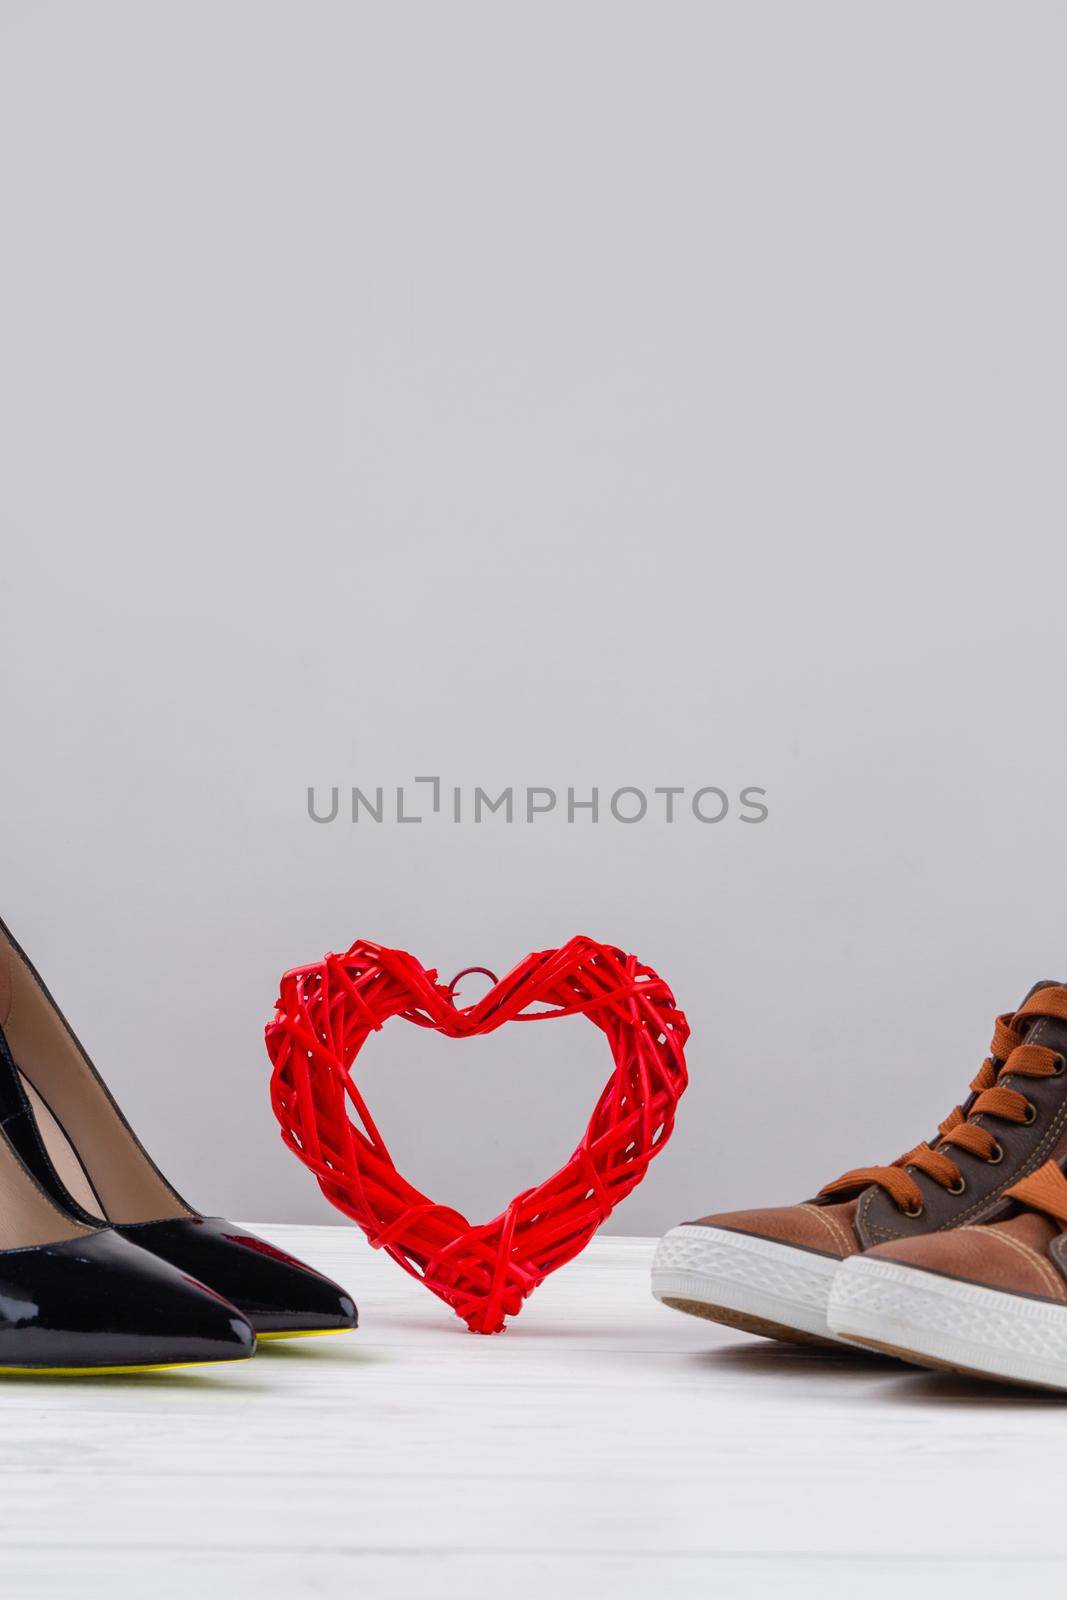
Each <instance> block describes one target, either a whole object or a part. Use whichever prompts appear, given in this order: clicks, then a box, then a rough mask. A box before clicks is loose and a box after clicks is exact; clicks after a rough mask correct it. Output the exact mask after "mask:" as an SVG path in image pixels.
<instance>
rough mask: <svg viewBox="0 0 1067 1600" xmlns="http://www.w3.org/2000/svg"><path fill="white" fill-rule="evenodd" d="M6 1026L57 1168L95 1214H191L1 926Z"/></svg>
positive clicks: (124, 1217) (120, 1217) (123, 1219)
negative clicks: (128, 1124)
mask: <svg viewBox="0 0 1067 1600" xmlns="http://www.w3.org/2000/svg"><path fill="white" fill-rule="evenodd" d="M0 1027H2V1028H3V1030H4V1034H5V1036H6V1038H7V1042H8V1044H9V1046H10V1048H11V1054H12V1056H13V1057H14V1059H15V1063H16V1065H17V1067H18V1068H19V1073H20V1076H21V1078H22V1082H23V1084H24V1086H25V1088H26V1091H27V1093H28V1094H29V1096H30V1102H31V1104H32V1106H33V1108H34V1111H35V1112H36V1113H37V1115H38V1126H39V1128H40V1131H41V1137H42V1140H43V1142H44V1145H45V1148H46V1149H47V1151H48V1154H49V1156H50V1157H51V1159H52V1162H53V1165H54V1166H55V1168H56V1170H57V1172H58V1173H59V1175H60V1177H61V1178H62V1180H63V1182H64V1183H65V1184H66V1186H67V1188H68V1189H69V1190H70V1192H71V1194H73V1195H74V1197H75V1199H76V1200H78V1201H79V1203H80V1204H81V1205H83V1206H84V1207H85V1209H86V1210H87V1211H88V1212H89V1213H90V1215H92V1216H99V1215H101V1214H103V1216H104V1217H106V1219H107V1220H108V1221H111V1222H119V1223H131V1222H153V1221H155V1220H156V1219H157V1218H160V1217H177V1216H181V1217H187V1216H190V1215H191V1213H190V1211H189V1210H188V1208H187V1207H186V1206H184V1205H183V1204H182V1203H181V1201H180V1200H179V1199H178V1197H177V1195H176V1194H175V1193H174V1191H173V1189H172V1188H171V1187H170V1185H169V1184H168V1183H167V1182H166V1180H165V1179H164V1177H163V1176H162V1174H161V1173H159V1172H157V1171H156V1169H155V1167H154V1166H153V1165H152V1162H151V1161H150V1160H149V1158H148V1156H147V1155H146V1153H145V1151H144V1150H143V1149H142V1147H141V1145H140V1144H139V1142H138V1140H137V1138H136V1136H135V1134H134V1133H133V1131H132V1130H131V1129H130V1128H128V1127H127V1126H126V1124H125V1122H124V1121H123V1119H122V1116H121V1113H120V1112H119V1110H118V1107H117V1106H116V1105H115V1102H114V1101H113V1100H112V1098H111V1096H110V1094H109V1093H108V1091H107V1089H106V1088H105V1087H104V1085H103V1083H102V1082H101V1081H100V1079H99V1077H98V1076H97V1074H96V1072H95V1071H94V1069H93V1067H92V1066H91V1064H90V1062H89V1060H88V1058H87V1056H86V1055H85V1053H84V1051H83V1050H82V1048H81V1046H80V1045H79V1044H78V1041H77V1040H76V1039H75V1038H74V1036H73V1034H72V1033H71V1032H70V1030H69V1028H68V1027H67V1025H66V1023H65V1022H64V1021H63V1018H62V1017H61V1016H60V1015H59V1013H58V1011H57V1010H56V1009H55V1006H54V1005H53V1004H52V1002H51V1001H50V1000H49V998H48V996H47V995H46V994H45V993H44V991H43V990H42V988H41V986H40V984H39V982H38V981H37V978H36V976H35V974H34V972H33V971H32V969H31V968H30V967H29V965H28V964H27V962H26V961H25V960H24V959H23V957H22V955H21V953H20V952H19V951H18V950H17V949H16V948H15V946H14V945H13V944H12V943H11V942H10V940H9V939H8V938H7V937H6V934H5V933H4V932H3V930H2V929H0ZM5 1164H6V1163H5ZM16 1165H17V1163H16ZM20 1170H21V1169H20ZM31 1187H32V1185H31ZM2 1205H3V1191H2V1189H0V1206H2ZM56 1214H57V1215H61V1213H58V1212H57V1213H56ZM53 1237H55V1235H53Z"/></svg>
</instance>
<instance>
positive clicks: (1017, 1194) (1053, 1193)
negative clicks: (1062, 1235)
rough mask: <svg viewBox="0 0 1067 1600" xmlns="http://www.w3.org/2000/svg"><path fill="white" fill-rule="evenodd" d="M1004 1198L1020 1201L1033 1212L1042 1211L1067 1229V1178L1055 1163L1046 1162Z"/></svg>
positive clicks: (1020, 1180) (1007, 1192) (1005, 1193)
mask: <svg viewBox="0 0 1067 1600" xmlns="http://www.w3.org/2000/svg"><path fill="white" fill-rule="evenodd" d="M1004 1198H1005V1200H1018V1201H1020V1202H1021V1204H1022V1205H1024V1206H1029V1208H1030V1210H1031V1211H1041V1212H1043V1213H1044V1214H1045V1216H1047V1217H1051V1218H1052V1219H1053V1221H1055V1222H1058V1223H1060V1224H1061V1226H1063V1227H1064V1228H1067V1178H1065V1177H1064V1175H1063V1173H1062V1172H1061V1170H1060V1168H1059V1166H1058V1165H1057V1163H1056V1162H1055V1161H1046V1162H1045V1165H1044V1166H1043V1167H1038V1169H1037V1171H1036V1172H1031V1173H1030V1175H1029V1177H1026V1178H1020V1179H1019V1181H1018V1183H1013V1184H1012V1186H1011V1188H1010V1189H1005V1191H1004Z"/></svg>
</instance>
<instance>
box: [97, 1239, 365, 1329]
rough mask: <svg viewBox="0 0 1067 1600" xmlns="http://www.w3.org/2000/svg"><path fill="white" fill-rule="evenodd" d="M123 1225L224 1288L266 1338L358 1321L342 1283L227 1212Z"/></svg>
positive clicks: (213, 1285)
mask: <svg viewBox="0 0 1067 1600" xmlns="http://www.w3.org/2000/svg"><path fill="white" fill-rule="evenodd" d="M118 1231H119V1232H120V1233H121V1234H122V1235H123V1237H124V1238H126V1239H129V1240H131V1241H132V1242H133V1243H134V1244H137V1245H140V1246H141V1247H142V1249H145V1250H151V1251H152V1252H153V1254H155V1255H157V1256H159V1257H160V1258H161V1259H162V1260H164V1261H168V1262H170V1263H171V1264H172V1265H173V1266H175V1267H178V1268H180V1269H181V1270H182V1271H183V1272H187V1273H188V1274H189V1275H190V1277H193V1278H197V1279H199V1281H200V1282H201V1283H206V1284H207V1285H209V1287H210V1288H212V1289H214V1290H215V1291H216V1292H217V1293H218V1294H221V1295H225V1297H226V1299H227V1300H230V1301H232V1302H233V1304H234V1305H235V1306H237V1307H238V1309H239V1310H240V1311H241V1312H242V1313H243V1314H244V1316H246V1317H247V1318H248V1320H249V1322H250V1323H251V1324H252V1327H253V1328H254V1329H255V1331H256V1334H257V1336H258V1337H259V1338H261V1339H272V1338H273V1339H285V1338H296V1337H298V1336H300V1335H301V1334H311V1333H341V1332H343V1331H344V1330H345V1329H348V1328H354V1327H355V1326H356V1322H357V1316H356V1307H355V1304H354V1303H353V1301H352V1299H351V1296H350V1295H348V1294H347V1293H346V1292H345V1290H344V1289H342V1288H341V1286H340V1285H339V1284H336V1283H334V1282H333V1281H332V1279H330V1278H327V1277H325V1276H324V1275H323V1274H322V1273H321V1272H316V1271H315V1269H314V1268H313V1267H309V1266H307V1265H306V1263H305V1262H303V1261H298V1260H297V1258H296V1257H295V1256H291V1255H289V1254H287V1252H286V1251H284V1250H279V1249H278V1248H277V1246H275V1245H272V1244H268V1243H267V1242H266V1240H265V1239H257V1238H256V1236H255V1234H252V1233H246V1232H245V1231H244V1230H243V1229H242V1228H239V1227H238V1226H237V1225H236V1224H235V1223H232V1222H227V1221H226V1220H225V1218H224V1217H174V1218H170V1219H167V1220H165V1221H162V1222H138V1223H131V1224H128V1225H126V1226H124V1227H121V1228H119V1229H118Z"/></svg>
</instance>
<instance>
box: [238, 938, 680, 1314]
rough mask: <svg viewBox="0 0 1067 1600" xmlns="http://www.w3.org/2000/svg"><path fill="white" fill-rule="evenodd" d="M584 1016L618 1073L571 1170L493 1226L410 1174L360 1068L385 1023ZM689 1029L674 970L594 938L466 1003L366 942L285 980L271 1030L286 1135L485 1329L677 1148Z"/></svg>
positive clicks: (497, 1022) (389, 1242)
mask: <svg viewBox="0 0 1067 1600" xmlns="http://www.w3.org/2000/svg"><path fill="white" fill-rule="evenodd" d="M535 1008H540V1009H535ZM577 1015H581V1016H585V1017H588V1018H589V1021H590V1022H592V1023H595V1025H596V1026H597V1027H598V1028H599V1029H600V1030H601V1032H602V1033H603V1034H604V1035H605V1037H606V1039H607V1041H608V1044H609V1046H610V1048H611V1053H612V1056H613V1057H614V1061H615V1070H614V1071H613V1073H612V1075H611V1077H610V1078H609V1079H608V1082H607V1084H606V1085H605V1087H604V1090H603V1092H602V1094H601V1095H600V1098H599V1099H598V1101H597V1103H596V1105H595V1107H594V1108H593V1114H592V1116H591V1117H590V1119H589V1125H588V1127H587V1128H586V1130H585V1133H584V1134H583V1136H582V1140H581V1143H580V1144H579V1145H578V1148H577V1149H576V1150H575V1152H574V1154H573V1155H572V1156H571V1158H570V1160H569V1161H568V1162H567V1164H566V1165H565V1166H564V1167H561V1168H560V1170H559V1171H558V1172H557V1173H556V1174H555V1175H554V1176H553V1177H551V1178H547V1179H546V1180H545V1181H544V1182H543V1183H540V1184H538V1185H537V1187H536V1188H533V1189H527V1190H526V1191H525V1192H524V1193H522V1194H518V1195H516V1196H515V1198H514V1200H512V1201H511V1203H510V1205H508V1206H507V1207H506V1208H505V1210H504V1211H503V1212H502V1213H501V1214H500V1216H499V1217H495V1218H494V1219H493V1221H492V1222H487V1223H483V1224H480V1225H472V1224H471V1223H469V1222H468V1221H467V1219H466V1217H463V1216H461V1215H460V1214H459V1212H458V1211H454V1210H453V1209H452V1208H451V1207H449V1206H444V1205H439V1204H437V1202H435V1201H433V1200H430V1199H428V1198H427V1197H426V1195H424V1194H421V1193H420V1191H419V1190H418V1189H416V1188H415V1187H414V1186H413V1185H412V1184H410V1183H409V1182H408V1181H407V1179H406V1178H404V1177H402V1176H401V1174H400V1173H399V1172H398V1171H397V1170H396V1167H395V1166H394V1165H393V1162H392V1159H391V1158H390V1155H389V1152H388V1150H387V1149H386V1146H385V1141H384V1140H383V1139H382V1136H381V1134H380V1133H379V1132H378V1130H377V1128H376V1127H375V1125H374V1121H373V1119H372V1117H371V1115H370V1112H369V1111H368V1110H367V1107H366V1105H365V1103H364V1101H363V1098H362V1096H361V1094H360V1092H359V1090H358V1089H357V1087H356V1085H355V1083H354V1082H353V1080H352V1076H351V1068H352V1064H353V1062H354V1061H355V1059H356V1057H357V1056H358V1054H359V1052H360V1050H362V1048H363V1045H364V1043H365V1042H366V1040H367V1037H368V1035H369V1034H370V1033H372V1032H373V1031H374V1030H376V1029H378V1028H381V1027H382V1025H383V1024H384V1023H385V1022H387V1021H388V1020H389V1018H390V1017H401V1018H402V1019H403V1020H404V1021H405V1022H412V1023H414V1024H415V1025H416V1027H420V1028H434V1029H436V1031H437V1032H438V1033H443V1034H445V1035H446V1036H447V1037H449V1038H452V1039H466V1038H469V1037H471V1036H472V1035H474V1034H479V1033H492V1032H493V1030H494V1029H496V1028H501V1027H503V1025H504V1024H505V1023H506V1022H541V1021H545V1020H548V1019H550V1018H555V1017H570V1016H577ZM688 1037H689V1027H688V1024H687V1023H686V1020H685V1017H684V1015H683V1014H682V1012H681V1011H679V1010H678V1008H677V1006H676V1005H675V1003H674V997H673V995H672V994H671V992H670V990H669V989H668V987H667V985H666V984H665V983H664V981H663V979H662V978H659V977H657V975H656V974H655V973H654V972H653V971H652V969H651V968H650V967H646V966H643V965H642V964H641V963H640V962H639V961H638V960H637V958H636V956H631V955H625V954H624V953H623V952H622V951H621V950H616V949H614V948H613V947H612V946H611V945H603V944H597V943H596V941H595V940H593V939H586V938H581V937H579V938H576V939H571V940H570V942H569V943H568V944H565V945H564V946H563V947H562V948H561V949H559V950H542V951H540V952H538V953H536V954H534V955H529V956H527V957H526V959H525V960H524V961H520V962H519V964H518V966H517V967H515V968H514V969H513V970H512V971H511V972H509V973H508V975H507V976H506V977H504V978H501V979H500V980H499V981H498V982H496V983H494V985H493V987H492V989H490V990H489V992H488V994H486V995H484V996H483V997H482V999H481V1000H479V1001H477V1002H476V1003H475V1004H474V1005H470V1006H466V1007H459V1006H457V1005H455V1004H454V1002H453V999H452V996H451V993H450V991H449V990H448V989H447V988H445V987H444V986H443V985H441V984H439V983H438V981H437V973H436V972H434V971H427V969H426V968H424V967H423V966H421V965H420V963H419V962H418V961H416V960H415V957H414V956H410V955H407V954H406V953H405V952H404V951H403V950H388V949H385V948H384V947H383V946H381V945H376V944H370V943H368V942H367V941H365V940H362V939H360V940H358V941H357V942H356V943H355V944H354V945H353V946H352V948H351V949H350V950H349V951H348V952H347V953H346V954H345V955H329V956H327V957H326V958H325V960H323V961H320V962H318V963H317V964H316V965H315V966H311V967H299V968H297V969H296V970H294V971H292V972H287V973H286V974H285V976H284V977H283V978H282V982H281V994H280V997H279V999H278V1005H277V1010H276V1012H275V1015H274V1019H273V1021H272V1022H271V1023H270V1024H269V1025H268V1027H267V1050H268V1053H269V1055H270V1058H271V1061H272V1062H273V1064H274V1072H273V1075H272V1077H271V1101H272V1104H273V1106H274V1113H275V1116H276V1117H277V1118H278V1121H279V1123H280V1124H281V1129H282V1138H283V1139H284V1140H285V1143H286V1144H287V1145H288V1146H289V1148H290V1150H292V1151H293V1152H294V1154H295V1155H297V1156H299V1158H300V1160H301V1161H302V1162H303V1163H304V1164H305V1166H307V1167H308V1168H309V1169H310V1170H311V1171H312V1172H313V1173H314V1175H315V1177H316V1178H317V1179H318V1183H319V1187H320V1188H321V1190H322V1192H323V1194H324V1195H325V1196H326V1198H327V1199H328V1200H329V1201H330V1202H331V1203H332V1204H333V1205H335V1206H336V1207H337V1208H338V1210H339V1211H343V1212H344V1213H345V1215H346V1216H349V1217H351V1218H352V1219H353V1221H355V1222H358V1223H359V1226H360V1227H361V1228H362V1229H363V1231H364V1233H365V1234H366V1235H367V1238H368V1239H369V1240H370V1242H371V1244H372V1245H374V1246H375V1247H376V1248H379V1249H383V1250H387V1251H388V1252H389V1254H390V1255H391V1256H392V1257H393V1260H394V1261H396V1262H398V1263H399V1264H400V1266H402V1267H403V1268H404V1270H405V1271H406V1272H410V1273H411V1274H412V1276H413V1277H416V1278H418V1279H419V1280H420V1281H421V1282H422V1283H424V1284H425V1285H426V1287H427V1288H428V1289H431V1290H432V1291H433V1293H434V1294H436V1295H438V1296H440V1298H441V1299H442V1300H444V1301H446V1302H447V1304H448V1305H450V1306H451V1307H452V1309H453V1310H454V1311H455V1312H456V1314H457V1316H459V1317H461V1318H462V1319H463V1321H464V1322H466V1324H467V1326H468V1328H470V1329H471V1331H472V1332H474V1333H498V1332H499V1331H500V1329H502V1328H503V1326H504V1319H505V1317H509V1316H510V1317H513V1316H515V1315H516V1314H517V1313H518V1311H519V1310H520V1309H521V1307H522V1303H523V1301H524V1300H525V1299H526V1297H527V1295H529V1294H530V1293H531V1292H532V1291H533V1290H534V1289H536V1287H537V1285H538V1284H539V1283H540V1282H541V1281H542V1279H544V1278H545V1277H547V1275H548V1274H549V1273H550V1272H554V1271H555V1270H556V1268H557V1267H562V1266H563V1265H564V1263H565V1262H567V1261H570V1260H572V1259H573V1257H574V1256H576V1255H577V1254H578V1252H579V1251H580V1250H582V1249H584V1247H585V1246H586V1245H587V1244H588V1242H589V1240H590V1239H591V1238H592V1236H593V1234H594V1233H595V1232H596V1230H597V1228H598V1227H599V1226H600V1224H601V1223H602V1222H603V1221H604V1219H605V1218H606V1217H608V1216H609V1215H610V1214H611V1212H612V1211H613V1210H614V1208H615V1206H617V1205H618V1203H619V1201H620V1200H622V1199H623V1198H624V1197H625V1196H626V1195H628V1194H629V1193H630V1190H631V1189H633V1188H635V1187H636V1185H637V1184H639V1183H640V1182H641V1179H642V1178H643V1177H644V1175H645V1172H646V1170H647V1168H648V1164H649V1162H650V1161H651V1160H652V1158H653V1156H654V1155H656V1154H657V1153H658V1152H659V1151H660V1150H662V1148H663V1146H664V1145H665V1144H666V1142H667V1139H668V1138H669V1137H670V1133H671V1129H672V1127H673V1125H674V1109H675V1106H676V1105H677V1103H678V1097H679V1096H680V1095H681V1094H682V1092H683V1090H684V1089H685V1086H686V1081H687V1079H686V1070H685V1043H686V1040H687V1039H688Z"/></svg>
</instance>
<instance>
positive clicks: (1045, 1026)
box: [1018, 978, 1067, 1054]
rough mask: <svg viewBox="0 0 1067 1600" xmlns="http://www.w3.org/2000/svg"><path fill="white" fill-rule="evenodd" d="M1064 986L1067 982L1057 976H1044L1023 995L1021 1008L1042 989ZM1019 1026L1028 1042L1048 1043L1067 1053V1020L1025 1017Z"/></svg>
mask: <svg viewBox="0 0 1067 1600" xmlns="http://www.w3.org/2000/svg"><path fill="white" fill-rule="evenodd" d="M1064 988H1067V984H1062V983H1060V982H1058V980H1057V979H1055V978H1042V979H1041V981H1040V983H1035V984H1032V985H1031V987H1030V988H1029V989H1028V990H1027V991H1026V993H1025V994H1024V995H1023V997H1022V1000H1021V1001H1020V1002H1019V1005H1020V1008H1021V1007H1022V1006H1024V1005H1025V1004H1026V1002H1027V1001H1028V1000H1029V999H1031V998H1032V996H1034V995H1035V994H1039V993H1040V992H1041V990H1042V989H1064ZM1018 1026H1019V1033H1020V1034H1021V1035H1022V1037H1023V1038H1024V1039H1025V1040H1026V1041H1027V1043H1028V1044H1043V1045H1047V1046H1048V1048H1049V1049H1050V1050H1062V1051H1063V1052H1064V1054H1067V1022H1061V1021H1060V1019H1059V1018H1058V1017H1023V1018H1022V1020H1021V1021H1020V1023H1019V1025H1018ZM1032 1035H1033V1037H1031V1036H1032Z"/></svg>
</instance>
